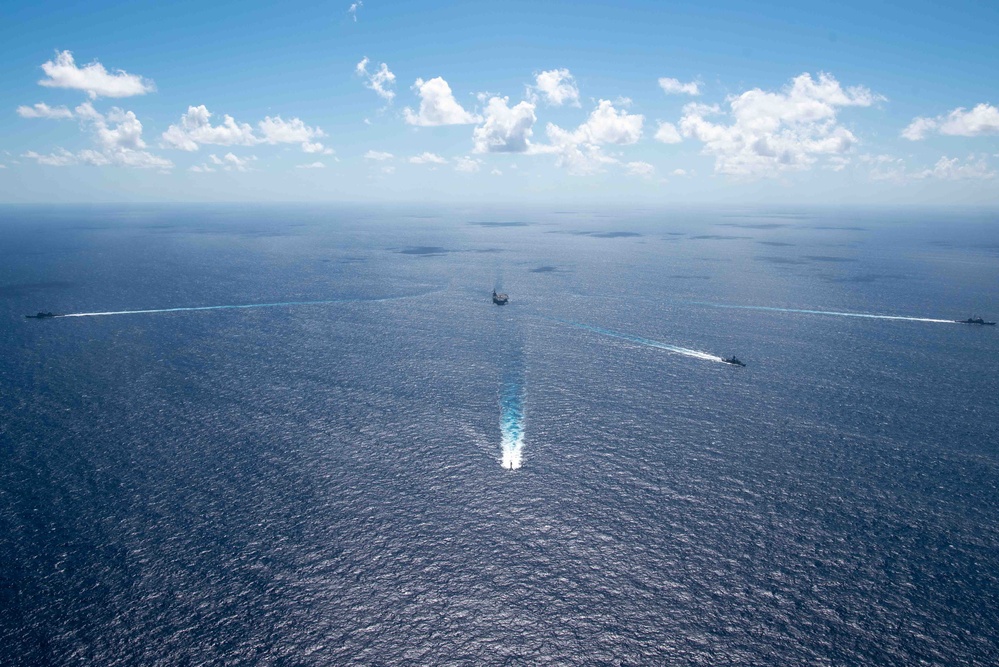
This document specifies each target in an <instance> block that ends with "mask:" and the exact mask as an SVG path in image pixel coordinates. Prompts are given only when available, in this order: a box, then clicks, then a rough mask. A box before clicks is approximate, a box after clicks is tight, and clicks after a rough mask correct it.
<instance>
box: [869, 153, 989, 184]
mask: <svg viewBox="0 0 999 667" xmlns="http://www.w3.org/2000/svg"><path fill="white" fill-rule="evenodd" d="M858 160H859V161H860V162H861V163H862V164H868V165H871V172H870V177H871V180H873V181H891V182H894V183H899V184H901V183H906V182H911V181H915V180H941V181H961V180H990V179H993V178H995V176H996V172H995V171H994V170H993V169H992V168H991V167H990V166H989V164H988V161H987V160H986V158H985V156H982V155H979V156H975V155H969V156H968V158H967V159H966V160H965V161H964V162H961V160H960V159H958V158H949V157H947V156H943V157H941V158H940V159H939V160H937V162H936V164H935V165H933V167H932V168H929V169H923V170H921V171H908V170H907V168H906V165H905V160H903V159H902V158H898V157H894V156H892V155H861V156H859V157H858Z"/></svg>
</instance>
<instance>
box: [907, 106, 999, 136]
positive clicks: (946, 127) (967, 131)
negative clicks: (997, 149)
mask: <svg viewBox="0 0 999 667" xmlns="http://www.w3.org/2000/svg"><path fill="white" fill-rule="evenodd" d="M931 132H939V133H940V134H946V135H951V136H960V137H977V136H981V135H985V134H999V108H997V107H994V106H992V105H991V104H979V105H978V106H976V107H975V108H973V109H972V110H971V111H967V110H965V109H964V107H958V108H957V109H954V110H953V111H951V112H950V113H949V114H946V115H944V116H937V117H936V118H921V117H920V118H915V119H913V121H912V122H911V123H909V125H908V127H906V128H905V129H904V130H902V137H903V138H905V139H908V140H909V141H919V140H921V139H925V138H926V136H927V135H929V134H930V133H931Z"/></svg>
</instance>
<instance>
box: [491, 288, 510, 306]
mask: <svg viewBox="0 0 999 667" xmlns="http://www.w3.org/2000/svg"><path fill="white" fill-rule="evenodd" d="M509 300H510V297H508V296H507V295H506V294H497V293H496V290H493V303H495V304H496V305H497V306H505V305H506V302H507V301H509Z"/></svg>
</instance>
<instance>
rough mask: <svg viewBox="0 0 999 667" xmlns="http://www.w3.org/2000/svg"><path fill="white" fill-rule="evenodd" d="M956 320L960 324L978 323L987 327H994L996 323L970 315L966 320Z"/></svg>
mask: <svg viewBox="0 0 999 667" xmlns="http://www.w3.org/2000/svg"><path fill="white" fill-rule="evenodd" d="M954 321H955V322H957V323H958V324H977V325H979V326H986V327H994V326H995V325H996V323H995V322H986V321H985V320H983V319H982V318H980V317H969V318H968V319H966V320H954Z"/></svg>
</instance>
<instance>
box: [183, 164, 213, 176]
mask: <svg viewBox="0 0 999 667" xmlns="http://www.w3.org/2000/svg"><path fill="white" fill-rule="evenodd" d="M187 170H188V171H193V172H195V173H196V174H208V173H212V172H214V171H215V169H213V168H212V167H209V166H208V165H207V164H196V165H194V166H192V167H188V169H187Z"/></svg>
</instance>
